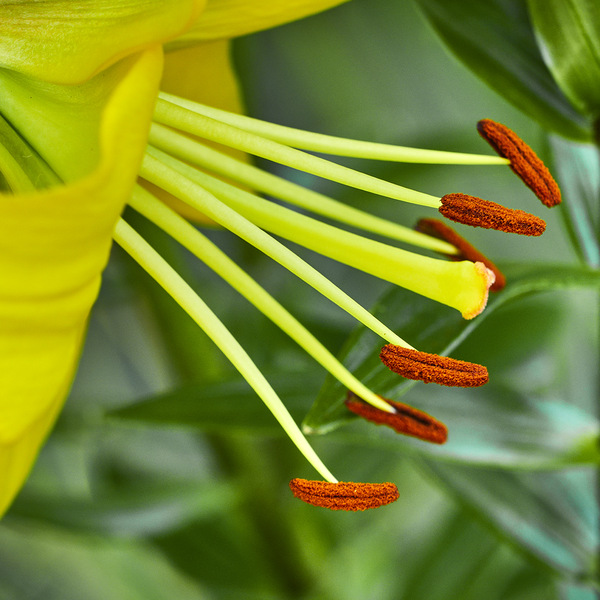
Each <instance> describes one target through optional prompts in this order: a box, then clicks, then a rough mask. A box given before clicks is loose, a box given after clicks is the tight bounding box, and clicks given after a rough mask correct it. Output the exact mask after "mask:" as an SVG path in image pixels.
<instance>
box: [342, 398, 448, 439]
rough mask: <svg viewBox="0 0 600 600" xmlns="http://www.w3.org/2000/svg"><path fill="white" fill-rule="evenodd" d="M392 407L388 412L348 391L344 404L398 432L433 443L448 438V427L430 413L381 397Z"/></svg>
mask: <svg viewBox="0 0 600 600" xmlns="http://www.w3.org/2000/svg"><path fill="white" fill-rule="evenodd" d="M382 399H383V400H385V402H387V403H388V404H389V405H390V406H392V407H393V408H394V411H395V412H394V413H388V412H385V411H383V410H380V409H378V408H375V407H374V406H371V405H370V404H367V403H366V402H363V401H362V400H361V399H360V398H359V397H358V396H357V395H356V394H353V393H352V392H348V397H347V398H346V406H347V407H348V409H349V410H351V411H352V412H353V413H355V414H357V415H359V416H361V417H363V418H364V419H367V421H371V422H372V423H376V424H377V425H387V426H388V427H391V428H392V429H394V430H395V431H397V432H398V433H402V434H404V435H410V436H412V437H416V438H419V439H420V440H424V441H426V442H432V443H434V444H443V443H445V442H446V440H447V439H448V428H447V427H446V426H445V425H444V424H443V423H442V422H441V421H438V420H437V419H434V418H433V417H432V416H431V415H428V414H427V413H425V412H423V411H421V410H418V409H416V408H413V407H412V406H408V404H403V403H402V402H394V401H393V400H388V399H387V398H382Z"/></svg>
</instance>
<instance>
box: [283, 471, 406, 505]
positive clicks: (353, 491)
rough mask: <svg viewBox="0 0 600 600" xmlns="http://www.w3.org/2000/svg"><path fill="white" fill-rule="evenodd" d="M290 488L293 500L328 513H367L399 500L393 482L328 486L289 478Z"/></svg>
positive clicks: (345, 482) (340, 483)
mask: <svg viewBox="0 0 600 600" xmlns="http://www.w3.org/2000/svg"><path fill="white" fill-rule="evenodd" d="M290 489H291V490H292V492H293V493H294V496H296V498H300V500H303V501H304V502H307V503H308V504H312V505H313V506H322V507H324V508H330V509H331V510H354V511H356V510H367V509H368V508H377V507H379V506H384V505H385V504H391V503H392V502H395V501H396V500H398V498H399V497H400V494H399V493H398V488H397V487H396V486H395V485H394V484H393V483H353V482H350V481H340V482H338V483H329V482H328V481H311V480H309V479H292V480H291V481H290Z"/></svg>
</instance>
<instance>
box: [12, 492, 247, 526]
mask: <svg viewBox="0 0 600 600" xmlns="http://www.w3.org/2000/svg"><path fill="white" fill-rule="evenodd" d="M157 485H158V484H157ZM236 502H237V494H236V493H235V490H234V489H233V487H232V486H231V484H225V483H219V482H218V481H217V482H215V481H211V482H210V483H203V484H190V483H188V484H183V483H166V484H165V483H161V485H160V487H156V488H148V487H146V488H144V487H143V486H137V487H136V489H135V490H130V491H118V492H117V491H103V492H102V494H101V495H99V496H97V497H94V498H93V499H91V500H83V499H75V498H69V497H68V496H67V497H65V496H64V495H62V494H57V495H52V496H51V495H49V494H32V493H29V494H27V493H25V494H23V495H21V497H20V498H19V499H18V501H17V502H16V503H15V505H14V506H13V507H12V510H11V514H12V515H15V516H20V517H28V518H30V519H39V520H42V521H46V522H49V523H53V524H56V525H60V526H62V527H67V528H74V529H81V530H83V531H86V530H87V531H96V532H102V533H107V534H110V535H115V536H119V537H131V536H149V535H156V534H158V533H162V532H164V531H169V530H171V529H174V528H178V527H183V526H184V525H185V524H187V523H189V522H191V521H193V520H197V519H200V518H202V519H206V518H210V517H211V516H213V515H214V514H215V513H219V512H222V511H226V510H230V509H231V508H232V507H233V506H234V505H235V504H236Z"/></svg>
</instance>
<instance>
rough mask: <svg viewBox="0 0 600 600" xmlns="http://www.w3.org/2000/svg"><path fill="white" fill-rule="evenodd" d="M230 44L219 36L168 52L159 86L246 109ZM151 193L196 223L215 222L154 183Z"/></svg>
mask: <svg viewBox="0 0 600 600" xmlns="http://www.w3.org/2000/svg"><path fill="white" fill-rule="evenodd" d="M230 46H231V43H230V41H229V40H216V41H212V42H203V43H201V44H196V45H194V46H190V47H189V48H183V49H179V50H176V51H174V52H168V53H167V54H166V55H165V69H164V74H163V80H162V83H161V86H160V89H161V90H162V91H164V92H168V93H170V94H175V95H176V96H180V97H182V98H186V99H188V100H193V101H195V102H200V103H202V104H208V105H209V106H214V107H217V108H222V109H223V110H228V111H231V112H236V113H241V112H243V105H242V99H241V95H240V89H239V86H238V82H237V79H236V76H235V73H234V70H233V65H232V62H231V52H230ZM220 149H221V150H223V151H226V152H227V153H228V154H230V155H231V156H234V157H235V158H238V159H240V160H247V158H248V157H247V155H246V153H245V152H240V151H239V150H234V149H232V148H222V147H221V148H220ZM150 185H151V184H148V186H150ZM152 193H153V194H155V195H157V196H158V197H159V198H160V199H161V200H163V201H164V202H166V203H167V204H169V205H170V206H171V207H172V208H174V209H175V210H176V211H177V212H179V213H180V214H181V215H183V216H184V217H186V218H187V219H190V220H192V221H194V222H196V223H206V224H212V223H213V222H212V221H211V220H210V219H208V217H205V216H204V215H203V214H202V213H200V212H198V211H197V210H194V209H193V208H191V207H190V206H189V205H188V204H185V203H184V202H182V201H181V200H179V199H178V198H175V196H172V195H171V194H169V193H167V192H165V191H164V190H160V189H159V188H156V187H152Z"/></svg>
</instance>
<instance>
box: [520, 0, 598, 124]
mask: <svg viewBox="0 0 600 600" xmlns="http://www.w3.org/2000/svg"><path fill="white" fill-rule="evenodd" d="M527 4H528V6H529V11H530V13H531V18H532V21H533V26H534V29H535V33H536V34H537V36H538V38H539V41H540V45H541V46H542V48H543V50H544V56H545V58H546V62H547V63H548V66H549V68H550V70H551V71H552V74H553V75H554V79H555V80H556V82H557V83H558V85H559V86H560V88H561V89H562V90H563V92H564V93H565V94H566V95H567V97H568V98H569V99H570V100H571V102H572V103H573V105H574V106H575V107H576V108H577V109H578V110H579V111H580V112H582V113H583V114H587V115H590V116H591V117H592V118H593V119H597V118H598V117H599V116H600V85H598V84H599V82H600V10H599V7H598V3H597V2H594V1H593V0H527Z"/></svg>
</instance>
